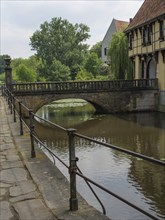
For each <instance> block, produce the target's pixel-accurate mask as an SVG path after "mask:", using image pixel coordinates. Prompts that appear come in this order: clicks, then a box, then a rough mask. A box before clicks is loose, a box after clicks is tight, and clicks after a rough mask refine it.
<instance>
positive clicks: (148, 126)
mask: <svg viewBox="0 0 165 220" xmlns="http://www.w3.org/2000/svg"><path fill="white" fill-rule="evenodd" d="M37 114H38V115H39V116H41V117H43V118H45V119H48V120H50V121H52V122H54V123H57V124H59V125H61V126H63V127H65V128H70V127H72V128H73V127H74V128H76V130H77V132H78V133H81V134H84V135H87V136H89V137H92V138H95V139H96V140H100V141H105V142H108V143H111V144H113V145H117V146H119V147H122V148H125V149H129V150H132V151H135V152H138V153H141V154H144V155H147V156H150V157H153V158H156V159H159V160H165V114H163V113H157V112H150V113H131V114H117V115H96V114H95V109H94V108H93V106H91V105H90V104H88V103H86V102H85V101H82V100H60V101H58V102H54V103H51V104H49V105H46V106H43V107H42V108H41V109H40V110H39V111H38V112H37ZM35 126H36V128H37V132H38V135H39V136H40V137H41V139H42V140H44V142H45V144H46V145H47V146H49V147H50V148H51V149H52V150H53V151H54V152H55V154H57V155H58V156H59V157H60V158H61V159H62V160H63V161H65V162H66V163H67V164H68V141H67V136H66V134H64V132H61V131H59V130H58V129H53V128H52V127H50V126H48V125H47V124H45V123H43V122H42V121H36V125H35ZM76 156H77V157H78V158H79V161H78V163H77V164H78V166H79V168H80V169H81V171H82V172H83V174H84V175H86V176H88V177H89V178H91V179H92V180H94V181H95V182H97V183H99V184H101V185H102V186H104V187H105V188H107V189H109V190H110V191H112V192H114V193H116V194H118V195H120V196H121V197H123V198H125V199H127V200H128V201H129V202H131V203H133V204H135V205H137V206H139V207H141V208H142V209H144V210H145V211H147V212H149V213H150V214H152V215H154V216H156V217H157V218H159V219H161V220H163V219H165V168H164V167H162V166H159V165H157V164H153V163H151V162H147V161H144V160H142V159H138V158H135V157H132V156H129V155H126V154H124V153H121V152H118V151H116V150H112V149H108V148H106V147H103V146H100V145H98V144H94V143H93V144H92V143H89V142H87V141H84V140H82V139H76ZM50 158H51V157H50ZM56 165H57V166H58V167H59V169H60V170H61V171H62V172H63V173H64V175H65V176H66V177H67V178H69V177H68V170H67V169H66V168H65V167H64V166H63V165H62V164H61V163H60V162H58V160H56ZM77 182H78V191H79V192H80V193H81V195H82V196H83V197H84V198H85V199H86V200H87V201H88V202H89V203H90V204H91V205H92V206H94V207H96V208H97V209H98V210H100V211H102V209H101V208H100V205H99V204H98V202H97V201H96V199H95V198H94V196H93V194H92V193H91V192H90V190H89V189H88V187H87V186H86V184H85V182H84V181H83V180H82V179H80V178H79V177H78V178H77ZM93 188H94V189H95V191H96V192H97V194H98V196H99V198H100V199H101V201H102V202H103V204H104V206H105V208H106V213H107V216H108V217H110V218H111V219H115V220H119V219H120V220H124V219H127V220H128V219H129V220H132V219H135V220H143V219H144V220H147V219H150V218H149V217H147V216H145V215H143V214H142V213H140V212H138V211H136V210H135V209H133V208H130V207H129V206H128V205H126V204H124V203H123V202H121V201H119V200H118V199H116V198H114V197H112V196H111V195H109V194H107V193H104V192H103V191H102V190H100V189H98V188H96V187H93Z"/></svg>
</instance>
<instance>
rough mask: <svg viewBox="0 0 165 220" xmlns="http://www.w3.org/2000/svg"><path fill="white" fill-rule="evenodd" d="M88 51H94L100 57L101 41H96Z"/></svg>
mask: <svg viewBox="0 0 165 220" xmlns="http://www.w3.org/2000/svg"><path fill="white" fill-rule="evenodd" d="M90 52H91V53H92V52H95V53H97V56H98V58H101V42H97V43H96V44H94V45H93V46H92V47H91V49H90Z"/></svg>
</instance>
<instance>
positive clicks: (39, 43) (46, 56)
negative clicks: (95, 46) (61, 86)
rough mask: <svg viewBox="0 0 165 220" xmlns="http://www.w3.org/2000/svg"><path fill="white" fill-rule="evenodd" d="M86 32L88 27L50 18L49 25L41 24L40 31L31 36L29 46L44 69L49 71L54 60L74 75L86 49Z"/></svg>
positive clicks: (46, 23)
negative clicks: (66, 67) (34, 51)
mask: <svg viewBox="0 0 165 220" xmlns="http://www.w3.org/2000/svg"><path fill="white" fill-rule="evenodd" d="M88 32H89V27H88V26H86V25H84V24H75V25H73V24H71V23H69V22H68V21H67V20H65V19H64V20H63V19H62V18H52V20H51V22H50V23H48V22H44V23H43V24H41V26H40V30H37V31H36V32H35V33H34V34H33V35H32V37H31V38H30V41H31V42H30V45H31V47H32V50H36V52H37V56H38V57H39V58H41V60H42V63H43V67H44V69H47V70H48V71H49V68H50V66H51V65H52V63H53V61H54V59H56V60H59V61H60V62H61V63H62V64H63V65H65V66H68V67H69V68H70V70H71V74H73V75H75V67H76V66H77V65H81V64H82V62H83V59H84V55H85V53H86V52H87V49H88V45H87V44H85V43H84V42H85V41H86V40H87V39H88V38H89V37H90V35H89V34H88ZM46 74H47V73H46V72H45V76H46ZM72 78H73V77H72Z"/></svg>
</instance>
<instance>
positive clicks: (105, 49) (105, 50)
mask: <svg viewBox="0 0 165 220" xmlns="http://www.w3.org/2000/svg"><path fill="white" fill-rule="evenodd" d="M104 55H105V56H106V55H107V48H106V47H105V48H104Z"/></svg>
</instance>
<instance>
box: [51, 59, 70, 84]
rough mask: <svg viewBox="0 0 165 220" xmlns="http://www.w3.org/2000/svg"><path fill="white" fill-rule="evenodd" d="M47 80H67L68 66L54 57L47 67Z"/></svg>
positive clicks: (68, 78) (68, 77) (68, 74)
mask: <svg viewBox="0 0 165 220" xmlns="http://www.w3.org/2000/svg"><path fill="white" fill-rule="evenodd" d="M47 80H49V81H67V80H70V69H69V67H67V66H65V65H64V64H62V63H61V62H60V61H59V60H56V59H54V60H53V63H52V65H51V66H50V68H49V71H48V76H47Z"/></svg>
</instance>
